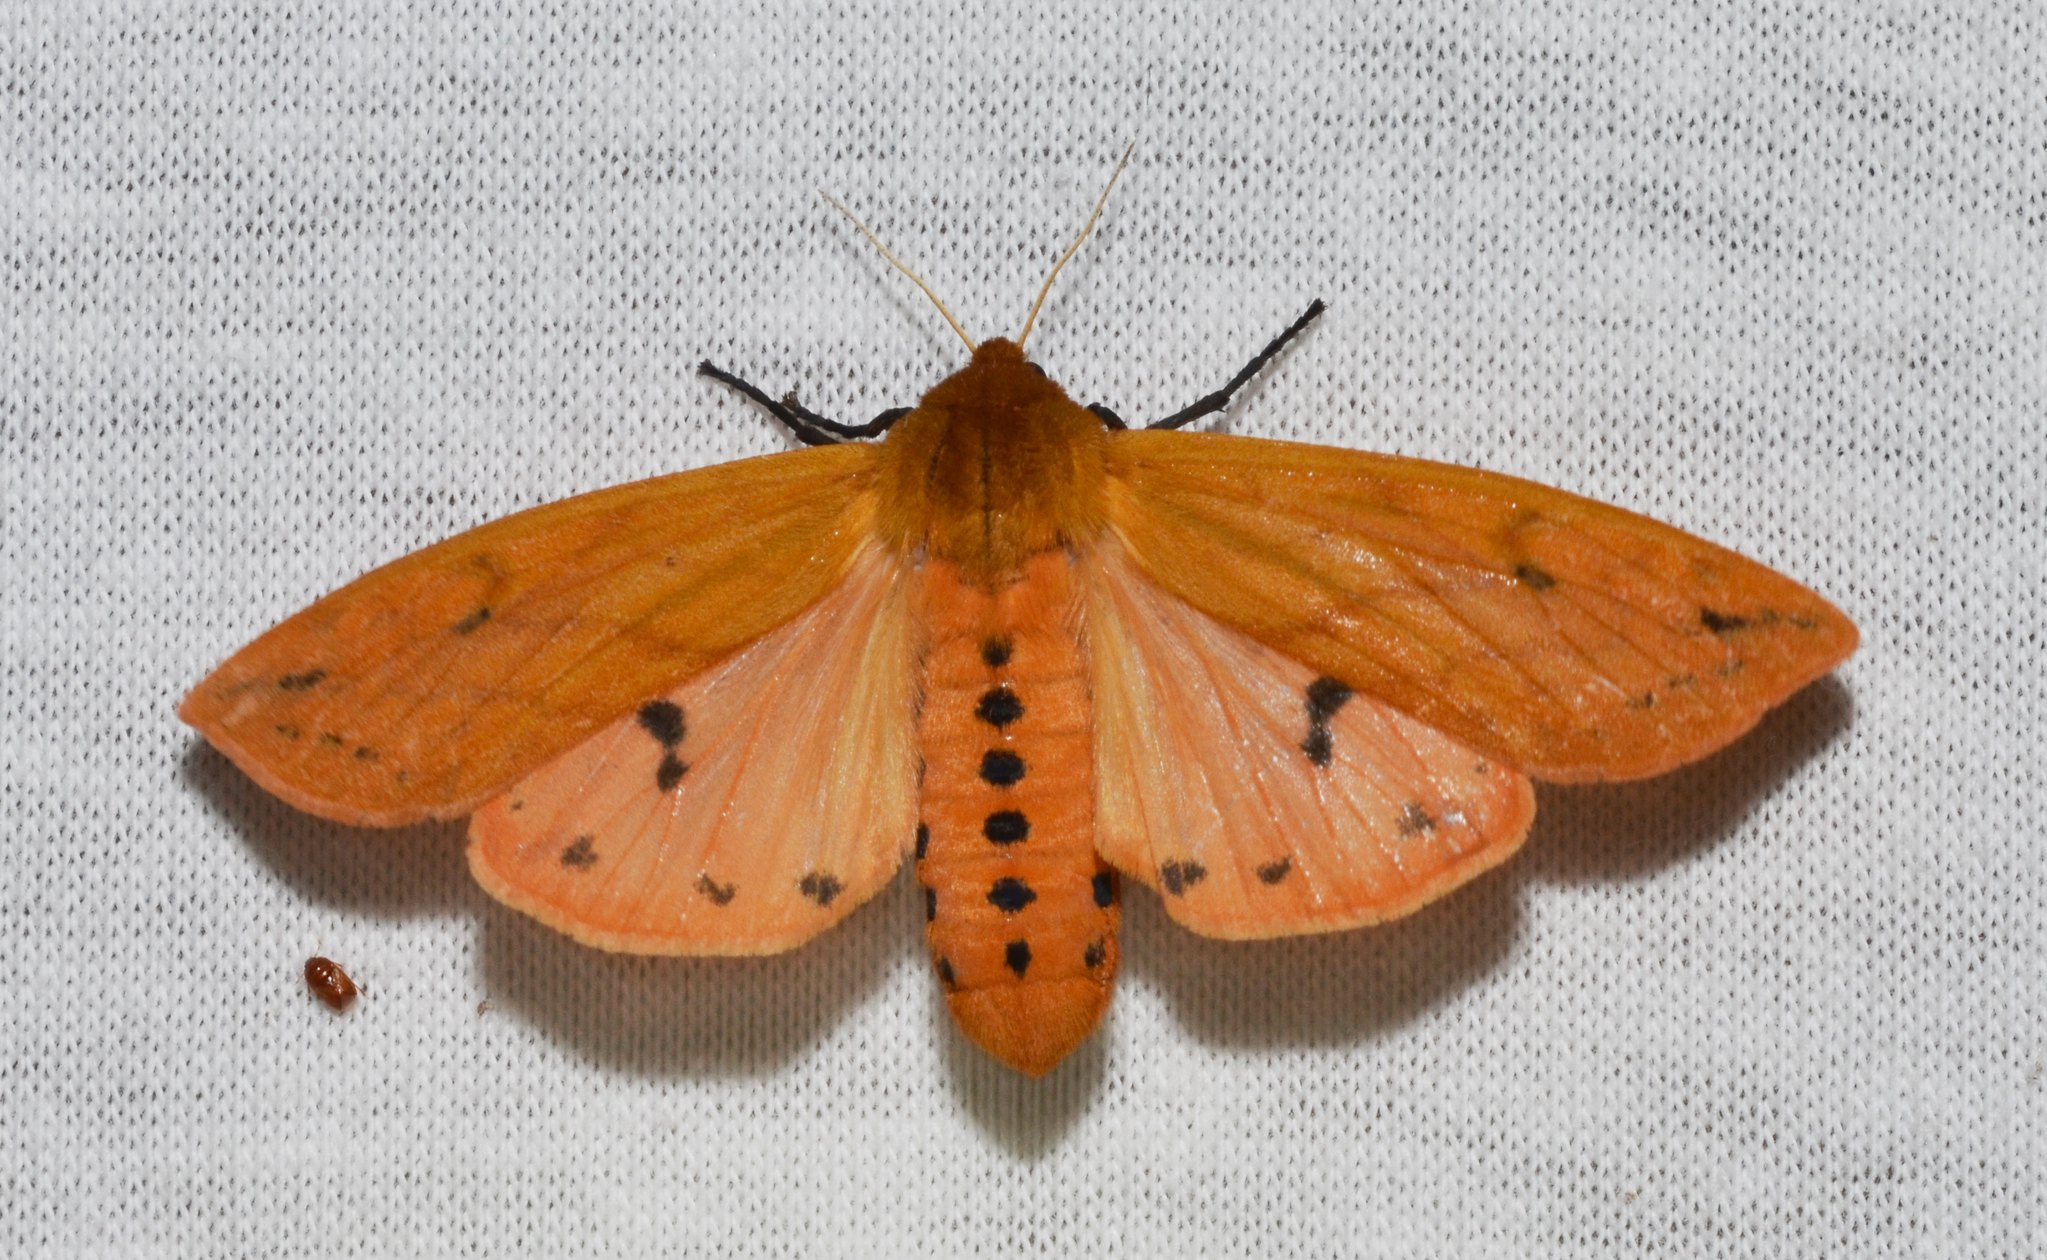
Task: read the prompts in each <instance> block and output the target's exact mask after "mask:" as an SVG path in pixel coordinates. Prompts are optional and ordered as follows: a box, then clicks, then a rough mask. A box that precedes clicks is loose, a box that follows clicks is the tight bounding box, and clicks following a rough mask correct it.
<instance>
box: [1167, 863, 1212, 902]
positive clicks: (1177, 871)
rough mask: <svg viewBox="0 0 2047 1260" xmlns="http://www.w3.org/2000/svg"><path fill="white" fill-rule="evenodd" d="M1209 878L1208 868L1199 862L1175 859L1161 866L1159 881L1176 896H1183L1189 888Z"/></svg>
mask: <svg viewBox="0 0 2047 1260" xmlns="http://www.w3.org/2000/svg"><path fill="white" fill-rule="evenodd" d="M1207 878H1208V868H1207V867H1205V866H1203V865H1202V864H1201V863H1199V862H1182V861H1179V860H1178V859H1175V860H1173V861H1170V862H1167V863H1165V864H1164V865H1162V866H1160V867H1159V883H1160V884H1161V885H1162V886H1163V887H1164V888H1165V890H1166V891H1167V892H1169V893H1171V894H1173V895H1174V896H1175V897H1179V896H1183V895H1184V894H1185V893H1186V891H1187V890H1188V889H1189V888H1192V887H1194V885H1196V884H1198V883H1200V882H1201V881H1202V880H1204V879H1207Z"/></svg>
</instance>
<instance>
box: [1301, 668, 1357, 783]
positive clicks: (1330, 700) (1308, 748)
mask: <svg viewBox="0 0 2047 1260" xmlns="http://www.w3.org/2000/svg"><path fill="white" fill-rule="evenodd" d="M1351 695H1352V692H1351V689H1350V687H1349V686H1348V685H1347V684H1345V683H1343V682H1340V681H1338V680H1337V679H1334V678H1331V677H1329V676H1328V675H1327V674H1324V675H1323V676H1322V677H1320V678H1317V679H1316V680H1315V681H1314V682H1311V683H1309V684H1308V691H1307V695H1306V697H1305V699H1306V703H1307V708H1308V735H1307V738H1305V739H1303V740H1302V741H1301V751H1302V752H1304V753H1306V754H1308V760H1309V761H1310V762H1313V763H1314V764H1315V765H1317V766H1327V765H1328V764H1329V758H1330V755H1331V754H1332V753H1333V752H1334V751H1335V749H1334V745H1333V744H1332V742H1331V739H1330V734H1329V719H1330V718H1332V717H1335V716H1336V711H1337V710H1338V709H1341V708H1342V707H1343V706H1344V705H1346V704H1348V703H1350V698H1351Z"/></svg>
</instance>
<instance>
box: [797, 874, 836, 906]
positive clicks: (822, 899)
mask: <svg viewBox="0 0 2047 1260" xmlns="http://www.w3.org/2000/svg"><path fill="white" fill-rule="evenodd" d="M845 890H846V886H845V885H844V884H841V883H840V882H839V881H838V880H837V879H835V878H833V877H832V876H830V875H827V874H825V873H824V872H823V871H812V872H810V874H808V875H805V876H804V877H803V878H802V879H799V880H797V881H796V891H797V892H800V893H802V894H803V895H804V896H806V897H808V898H810V899H811V900H812V901H815V902H816V903H817V904H818V905H820V906H828V905H830V904H832V901H833V899H835V898H836V897H837V896H838V895H839V894H840V893H842V892H844V891H845Z"/></svg>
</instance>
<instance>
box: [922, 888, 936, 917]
mask: <svg viewBox="0 0 2047 1260" xmlns="http://www.w3.org/2000/svg"><path fill="white" fill-rule="evenodd" d="M937 917H938V890H937V889H936V888H933V887H932V886H931V885H929V884H926V885H924V921H925V922H926V923H929V922H931V920H933V919H935V918H937Z"/></svg>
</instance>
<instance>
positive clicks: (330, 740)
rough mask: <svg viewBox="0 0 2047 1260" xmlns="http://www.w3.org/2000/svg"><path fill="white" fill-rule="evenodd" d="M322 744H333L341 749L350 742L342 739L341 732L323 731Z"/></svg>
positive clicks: (321, 733) (321, 735) (321, 734)
mask: <svg viewBox="0 0 2047 1260" xmlns="http://www.w3.org/2000/svg"><path fill="white" fill-rule="evenodd" d="M320 742H321V743H323V744H331V745H333V746H334V747H336V748H339V747H341V746H342V745H343V744H345V743H347V742H348V741H347V740H345V739H343V738H341V732H340V731H321V732H320Z"/></svg>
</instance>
